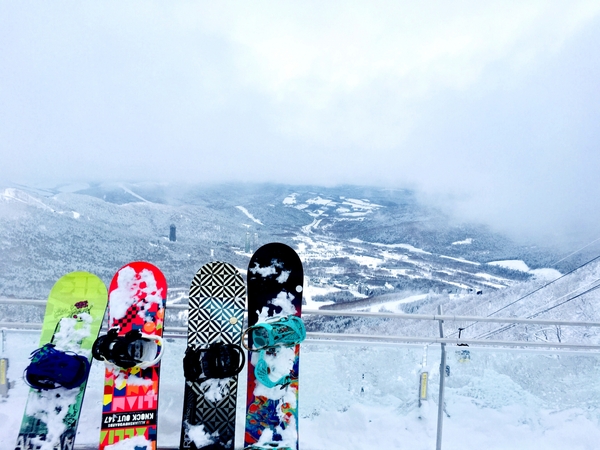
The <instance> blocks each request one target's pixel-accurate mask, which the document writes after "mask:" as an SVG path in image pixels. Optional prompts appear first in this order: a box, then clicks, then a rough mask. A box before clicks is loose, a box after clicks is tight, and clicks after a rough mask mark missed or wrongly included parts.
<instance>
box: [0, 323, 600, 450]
mask: <svg viewBox="0 0 600 450" xmlns="http://www.w3.org/2000/svg"><path fill="white" fill-rule="evenodd" d="M38 339H39V336H38V334H37V333H36V332H7V333H6V351H5V355H4V356H6V357H8V358H9V364H10V367H9V373H8V375H9V379H10V380H11V381H14V382H15V386H14V388H13V389H11V390H10V394H9V397H8V398H7V399H5V400H4V401H0V448H3V449H4V448H13V446H14V443H15V440H16V436H17V432H18V428H19V424H20V421H21V414H22V411H23V409H24V407H25V400H26V395H27V391H28V388H27V386H26V385H25V384H24V382H23V381H22V379H21V374H22V372H23V369H24V368H25V366H26V364H27V358H26V356H27V355H28V354H29V353H30V352H31V351H32V350H33V349H35V347H36V346H37V342H38ZM167 345H168V347H166V351H167V353H166V354H165V357H164V359H163V367H162V381H161V388H160V389H161V391H160V403H159V445H160V446H161V447H167V446H168V447H176V446H177V445H178V442H179V429H180V420H181V414H182V404H183V399H182V396H183V373H182V372H183V370H182V364H181V360H182V357H183V351H184V345H185V343H184V340H183V339H169V341H168V342H167ZM456 350H457V349H456V348H454V347H448V361H447V362H448V365H449V366H450V376H449V377H448V378H447V379H446V380H447V381H446V386H447V391H446V397H445V400H446V401H445V403H446V405H445V412H446V415H445V417H444V428H443V448H444V449H445V450H468V449H477V450H479V449H483V448H485V449H486V450H506V449H511V450H513V449H514V450H535V449H540V450H541V449H544V450H565V449H573V450H595V449H597V448H598V442H600V413H599V410H598V405H600V383H599V382H598V379H597V378H598V377H597V373H598V368H600V358H598V357H592V356H590V355H589V354H588V355H587V356H585V355H584V356H578V355H573V354H560V355H553V354H550V353H541V352H537V353H535V352H527V353H525V352H508V351H501V350H494V351H490V350H486V351H484V350H477V349H471V354H470V360H467V361H466V362H459V360H458V357H457V355H456V354H455V351H456ZM424 355H426V362H425V363H424V364H423V361H424ZM438 366H439V347H438V346H431V347H429V348H428V350H427V352H425V349H424V347H423V346H404V347H393V346H368V347H366V346H359V345H333V344H329V345H323V344H319V345H317V344H313V343H305V344H303V346H302V356H301V368H300V386H301V388H300V401H299V411H300V448H301V449H303V450H338V449H339V450H342V449H344V450H348V449H351V450H366V449H377V450H379V449H406V448H410V449H411V450H432V449H434V448H435V440H436V417H437V404H436V403H437V394H438V382H439V374H438V370H437V368H438ZM423 367H424V368H425V369H426V370H427V371H428V372H429V377H430V384H429V389H428V399H427V400H426V401H425V402H424V404H423V405H422V406H421V407H420V408H419V406H418V402H417V397H418V380H419V375H420V371H421V370H422V368H423ZM102 377H103V367H102V365H101V364H99V363H97V362H94V364H93V366H92V372H91V375H90V380H89V383H88V388H87V392H86V397H85V400H84V404H83V410H82V415H81V420H80V423H79V429H78V434H77V441H76V445H78V446H81V445H86V446H95V445H96V444H97V442H98V438H99V433H100V428H99V425H100V412H101V404H102V396H101V393H102V389H101V388H102ZM240 380H241V383H240V390H239V391H238V405H239V408H238V421H237V434H236V436H237V439H236V441H237V442H236V448H242V442H241V438H242V434H243V426H244V421H243V420H244V406H243V405H244V394H245V390H246V385H245V373H244V372H242V374H241V377H240Z"/></svg>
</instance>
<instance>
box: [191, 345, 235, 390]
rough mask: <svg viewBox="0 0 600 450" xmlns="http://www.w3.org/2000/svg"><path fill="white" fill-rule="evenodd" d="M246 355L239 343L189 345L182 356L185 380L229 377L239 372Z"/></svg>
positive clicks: (193, 380)
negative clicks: (194, 346) (205, 345)
mask: <svg viewBox="0 0 600 450" xmlns="http://www.w3.org/2000/svg"><path fill="white" fill-rule="evenodd" d="M245 362H246V357H245V356H244V352H243V351H242V349H241V347H240V346H239V345H235V344H224V343H222V342H215V343H212V344H210V345H209V346H208V347H207V348H195V349H192V348H191V347H189V348H188V349H187V350H186V351H185V356H184V358H183V374H184V376H185V379H186V380H187V381H192V382H199V383H202V382H204V381H206V380H208V379H209V378H229V377H233V376H235V375H237V374H238V373H240V372H241V371H242V369H243V367H244V364H245Z"/></svg>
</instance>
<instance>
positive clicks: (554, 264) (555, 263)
mask: <svg viewBox="0 0 600 450" xmlns="http://www.w3.org/2000/svg"><path fill="white" fill-rule="evenodd" d="M598 241H600V237H599V238H597V239H594V240H593V241H592V242H590V243H589V244H587V245H584V246H583V247H581V248H580V249H579V250H575V251H574V252H573V253H569V254H568V255H567V256H565V257H564V258H561V259H559V260H558V261H555V262H554V263H552V264H551V266H556V265H557V264H558V263H559V262H563V261H564V260H565V259H567V258H570V257H571V256H573V255H575V254H576V253H579V252H580V251H581V250H583V249H586V248H588V247H589V246H590V245H592V244H593V243H595V242H598Z"/></svg>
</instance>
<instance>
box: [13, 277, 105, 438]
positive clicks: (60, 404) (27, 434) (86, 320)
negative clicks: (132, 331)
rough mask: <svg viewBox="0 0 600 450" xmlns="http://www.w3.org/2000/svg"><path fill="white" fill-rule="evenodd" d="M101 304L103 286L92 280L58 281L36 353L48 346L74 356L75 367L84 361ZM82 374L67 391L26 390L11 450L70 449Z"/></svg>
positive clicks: (98, 324)
mask: <svg viewBox="0 0 600 450" xmlns="http://www.w3.org/2000/svg"><path fill="white" fill-rule="evenodd" d="M107 302H108V294H107V290H106V286H105V285H104V283H103V282H102V280H101V279H100V278H98V277H97V276H96V275H93V274H91V273H88V272H71V273H69V274H67V275H65V276H63V277H62V278H60V279H59V280H58V281H57V282H56V284H55V285H54V286H53V287H52V290H51V291H50V295H49V297H48V303H47V305H46V314H45V316H44V324H43V326H42V336H41V338H40V348H42V347H44V345H45V344H48V343H51V344H54V347H53V349H55V350H56V351H60V352H67V353H68V354H69V355H74V354H75V355H80V357H79V359H78V360H77V361H80V364H81V361H82V360H84V359H85V358H87V361H88V362H89V361H90V360H91V358H92V346H93V344H94V341H95V340H96V338H97V337H98V332H99V331H100V327H101V326H102V319H103V318H104V312H105V310H106V305H107ZM45 348H47V347H45ZM42 350H44V349H42ZM44 351H45V350H44ZM42 353H43V352H42V351H40V352H39V353H38V355H37V356H33V358H34V359H35V358H36V357H37V358H41V357H40V356H39V355H40V354H42ZM46 354H49V352H46ZM50 354H51V353H50ZM81 357H83V358H81ZM49 359H50V363H51V362H52V361H54V357H51V358H49ZM57 370H60V369H59V368H58V365H57ZM87 375H88V373H87V372H84V375H83V377H84V381H83V383H82V384H81V385H79V386H77V387H73V388H72V389H67V388H65V387H62V386H61V387H56V388H53V389H35V388H33V387H32V388H31V389H30V391H29V397H28V398H27V406H26V407H25V414H24V415H23V422H22V423H21V429H20V431H19V437H18V439H17V445H16V447H15V450H72V449H73V447H74V445H75V433H76V431H77V422H78V421H79V413H80V410H81V403H82V402H83V394H84V393H85V386H86V383H87ZM65 384H66V383H65Z"/></svg>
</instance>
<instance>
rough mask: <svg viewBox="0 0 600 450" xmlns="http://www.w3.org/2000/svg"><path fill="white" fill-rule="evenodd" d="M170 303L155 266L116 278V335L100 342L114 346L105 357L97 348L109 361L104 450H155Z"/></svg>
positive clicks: (127, 270)
mask: <svg viewBox="0 0 600 450" xmlns="http://www.w3.org/2000/svg"><path fill="white" fill-rule="evenodd" d="M166 299H167V282H166V280H165V277H164V275H163V274H162V272H161V271H160V270H159V269H158V268H156V267H155V266H153V265H152V264H149V263H147V262H132V263H130V264H127V265H126V266H124V267H122V268H121V269H119V271H118V272H117V273H116V275H115V276H114V277H113V280H112V282H111V284H110V287H109V301H108V328H109V330H114V331H112V335H111V331H109V334H107V335H106V336H103V337H101V338H99V342H102V341H100V339H105V341H104V342H108V343H109V344H110V345H108V344H107V345H106V346H105V347H106V348H105V349H104V350H105V351H104V352H103V351H102V350H103V346H102V345H98V346H97V347H98V348H99V352H100V353H102V355H101V356H103V358H105V359H106V360H107V364H106V372H105V380H104V400H103V408H102V428H101V432H100V449H103V450H111V449H121V448H129V447H128V446H127V447H125V442H124V441H128V442H127V444H128V445H130V446H131V448H135V449H136V450H156V438H157V416H158V387H159V375H160V362H159V361H158V360H159V358H160V356H161V351H162V350H163V349H162V333H163V322H164V315H165V305H166ZM97 347H96V346H95V347H94V349H96V348H97ZM111 352H112V353H111ZM94 356H96V355H94ZM111 357H112V358H113V360H112V361H110V358H111ZM138 360H140V361H143V362H141V363H140V362H139V361H138ZM123 366H129V367H123Z"/></svg>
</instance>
